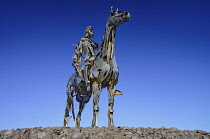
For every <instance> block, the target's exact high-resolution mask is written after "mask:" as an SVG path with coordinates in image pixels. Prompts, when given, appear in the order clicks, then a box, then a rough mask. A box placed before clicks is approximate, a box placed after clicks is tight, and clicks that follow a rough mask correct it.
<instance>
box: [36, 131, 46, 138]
mask: <svg viewBox="0 0 210 139" xmlns="http://www.w3.org/2000/svg"><path fill="white" fill-rule="evenodd" d="M37 135H38V139H42V138H43V137H45V136H46V133H45V132H39V133H38V134H37Z"/></svg>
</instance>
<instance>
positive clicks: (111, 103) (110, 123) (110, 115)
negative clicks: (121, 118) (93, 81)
mask: <svg viewBox="0 0 210 139" xmlns="http://www.w3.org/2000/svg"><path fill="white" fill-rule="evenodd" d="M107 88H108V91H109V107H108V127H109V128H110V127H113V126H114V122H113V113H114V110H113V107H114V95H115V89H114V86H113V85H110V86H108V87H107Z"/></svg>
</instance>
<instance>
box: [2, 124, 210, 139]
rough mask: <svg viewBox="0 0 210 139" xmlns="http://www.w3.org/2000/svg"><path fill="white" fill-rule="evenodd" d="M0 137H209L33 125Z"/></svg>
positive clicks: (206, 138)
mask: <svg viewBox="0 0 210 139" xmlns="http://www.w3.org/2000/svg"><path fill="white" fill-rule="evenodd" d="M0 139H210V132H206V131H202V130H193V131H191V130H179V129H177V128H175V127H171V128H165V127H161V128H150V127H148V128H142V127H138V128H134V127H132V128H131V127H113V128H106V127H101V128H98V127H97V128H91V127H80V128H73V127H45V128H43V127H35V128H23V129H16V130H2V131H0Z"/></svg>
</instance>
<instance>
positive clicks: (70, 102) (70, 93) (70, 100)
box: [63, 85, 73, 127]
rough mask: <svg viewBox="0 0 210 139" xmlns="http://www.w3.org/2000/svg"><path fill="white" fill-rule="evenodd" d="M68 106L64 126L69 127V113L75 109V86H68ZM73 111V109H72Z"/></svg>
mask: <svg viewBox="0 0 210 139" xmlns="http://www.w3.org/2000/svg"><path fill="white" fill-rule="evenodd" d="M66 94H67V104H66V109H65V116H64V124H63V126H66V127H67V126H68V122H69V111H70V109H71V107H72V108H73V86H72V85H70V86H67V93H66ZM72 110H73V109H72Z"/></svg>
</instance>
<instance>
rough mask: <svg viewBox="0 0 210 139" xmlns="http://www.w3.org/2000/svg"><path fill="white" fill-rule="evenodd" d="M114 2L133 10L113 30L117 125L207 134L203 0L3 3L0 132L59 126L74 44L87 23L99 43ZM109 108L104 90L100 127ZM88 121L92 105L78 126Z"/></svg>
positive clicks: (207, 15) (208, 80) (209, 48)
mask: <svg viewBox="0 0 210 139" xmlns="http://www.w3.org/2000/svg"><path fill="white" fill-rule="evenodd" d="M111 6H114V8H119V10H122V11H128V12H130V13H131V15H132V18H131V20H130V22H128V23H124V24H123V25H121V26H119V27H118V28H117V32H116V43H115V55H116V58H117V62H118V66H119V68H120V77H119V82H118V85H117V86H116V89H118V90H121V91H122V92H123V93H124V95H123V96H116V99H115V107H114V110H115V112H114V122H115V126H129V127H153V128H159V127H161V126H165V127H167V128H169V127H176V128H179V129H181V130H184V129H189V130H194V129H201V130H206V131H210V118H209V115H210V109H209V108H210V62H209V61H210V26H209V22H210V10H209V9H210V2H209V1H208V0H184V1H183V0H170V1H169V0H129V1H125V0H80V1H71V0H62V1H55V0H18V1H17V0H7V1H0V19H1V22H0V106H1V110H0V123H1V124H0V130H3V129H12V128H14V129H16V128H27V127H30V128H32V127H39V126H42V127H46V126H62V124H63V116H64V109H65V104H66V94H65V89H66V88H65V86H66V83H67V80H68V78H69V77H70V75H71V74H73V73H74V68H73V67H72V65H71V63H72V58H71V57H72V54H73V52H74V46H73V45H72V44H77V43H78V42H79V40H80V38H81V37H83V33H84V29H85V28H86V27H87V26H92V27H93V28H94V32H95V34H94V37H93V38H92V39H93V40H94V41H95V42H98V43H99V44H100V43H101V41H102V36H103V33H104V29H105V24H106V22H107V18H108V16H109V10H110V7H111ZM107 105H108V94H107V91H106V89H105V90H103V91H102V93H101V100H100V104H99V106H100V113H99V126H100V127H101V126H107V125H108V124H107V123H108V120H107V109H108V107H107ZM77 107H78V105H77ZM91 120H92V102H89V103H88V104H87V105H86V108H85V110H84V112H83V115H82V121H81V126H85V127H87V126H91ZM69 124H70V126H73V121H72V119H71V121H70V123H69Z"/></svg>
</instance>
